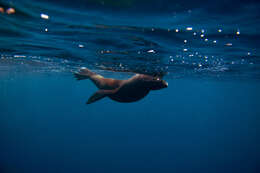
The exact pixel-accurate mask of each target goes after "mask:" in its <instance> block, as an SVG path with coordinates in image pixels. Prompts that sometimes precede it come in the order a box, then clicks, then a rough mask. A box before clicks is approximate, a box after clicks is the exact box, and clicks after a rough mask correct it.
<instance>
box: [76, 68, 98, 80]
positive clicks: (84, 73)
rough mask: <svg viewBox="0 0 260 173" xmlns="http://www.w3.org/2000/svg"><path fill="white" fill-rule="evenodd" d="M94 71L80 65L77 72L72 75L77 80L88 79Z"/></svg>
mask: <svg viewBox="0 0 260 173" xmlns="http://www.w3.org/2000/svg"><path fill="white" fill-rule="evenodd" d="M95 74H96V73H94V72H92V71H90V70H89V69H87V68H85V67H82V68H81V69H80V70H79V72H77V73H74V76H75V78H76V79H77V80H84V79H88V78H90V77H91V76H93V75H95Z"/></svg>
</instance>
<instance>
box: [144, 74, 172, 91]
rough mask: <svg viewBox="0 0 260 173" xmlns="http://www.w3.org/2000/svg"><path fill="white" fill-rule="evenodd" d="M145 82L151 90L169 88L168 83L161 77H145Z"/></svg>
mask: <svg viewBox="0 0 260 173" xmlns="http://www.w3.org/2000/svg"><path fill="white" fill-rule="evenodd" d="M144 80H145V83H147V85H148V86H149V88H150V89H151V90H159V89H163V88H167V87H168V83H167V82H166V81H165V80H162V79H161V78H160V77H154V76H148V75H145V76H144Z"/></svg>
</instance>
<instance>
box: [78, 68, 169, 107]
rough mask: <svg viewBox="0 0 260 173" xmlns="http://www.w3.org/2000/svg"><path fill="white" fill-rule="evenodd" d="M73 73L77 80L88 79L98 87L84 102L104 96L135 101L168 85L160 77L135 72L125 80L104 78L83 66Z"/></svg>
mask: <svg viewBox="0 0 260 173" xmlns="http://www.w3.org/2000/svg"><path fill="white" fill-rule="evenodd" d="M74 75H75V78H76V79H77V80H83V79H90V80H91V81H92V82H93V83H94V84H95V85H96V86H97V87H98V88H99V90H98V91H97V92H96V93H94V94H93V95H92V96H91V97H90V98H89V99H88V101H87V103H86V104H90V103H93V102H95V101H98V100H100V99H102V98H104V97H109V98H110V99H112V100H114V101H117V102H123V103H130V102H135V101H138V100H140V99H142V98H144V97H145V96H146V95H147V94H148V93H149V92H150V91H151V90H159V89H163V88H166V87H167V86H168V83H167V82H166V81H164V80H162V79H161V78H160V77H154V76H150V75H145V74H136V75H134V76H133V77H131V78H129V79H127V80H117V79H112V78H104V77H103V76H101V75H99V74H97V73H95V72H92V71H90V70H89V69H87V68H85V67H83V68H81V69H80V70H79V72H77V73H74Z"/></svg>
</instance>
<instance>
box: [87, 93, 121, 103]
mask: <svg viewBox="0 0 260 173" xmlns="http://www.w3.org/2000/svg"><path fill="white" fill-rule="evenodd" d="M115 92H116V90H98V91H97V92H95V93H94V94H93V95H92V96H91V97H90V98H89V99H88V101H87V103H86V104H90V103H94V102H95V101H98V100H100V99H102V98H104V97H106V96H108V95H110V94H114V93H115Z"/></svg>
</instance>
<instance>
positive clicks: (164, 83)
mask: <svg viewBox="0 0 260 173" xmlns="http://www.w3.org/2000/svg"><path fill="white" fill-rule="evenodd" d="M163 86H164V88H167V87H168V82H166V81H164V80H163Z"/></svg>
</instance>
